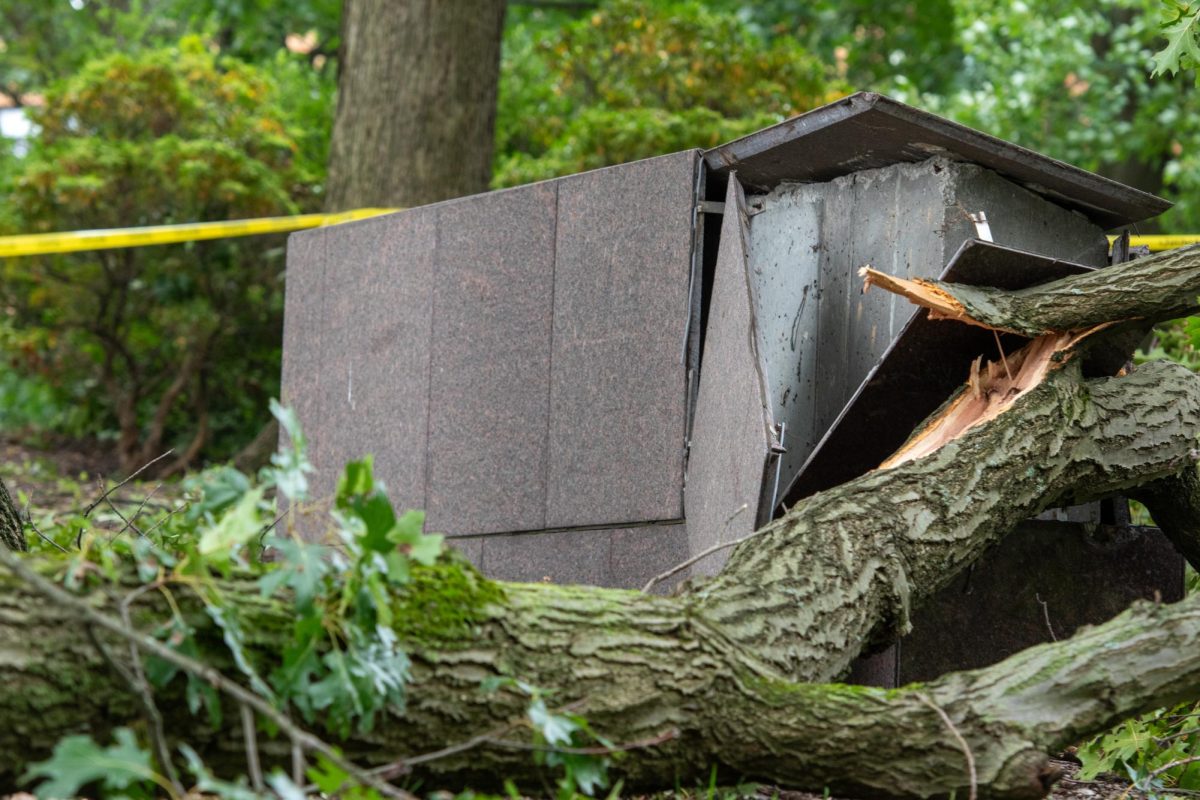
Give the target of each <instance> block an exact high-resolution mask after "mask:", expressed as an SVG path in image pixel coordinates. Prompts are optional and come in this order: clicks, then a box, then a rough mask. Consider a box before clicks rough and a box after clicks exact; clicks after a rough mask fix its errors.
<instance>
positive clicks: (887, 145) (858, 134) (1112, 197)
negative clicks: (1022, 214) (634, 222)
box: [705, 92, 1171, 228]
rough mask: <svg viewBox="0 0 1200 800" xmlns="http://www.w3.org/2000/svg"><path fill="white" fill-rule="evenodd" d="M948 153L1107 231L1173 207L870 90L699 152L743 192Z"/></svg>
mask: <svg viewBox="0 0 1200 800" xmlns="http://www.w3.org/2000/svg"><path fill="white" fill-rule="evenodd" d="M935 155H946V156H948V157H951V158H954V159H956V160H961V161H970V162H972V163H975V164H979V165H981V166H984V167H987V168H989V169H992V170H995V171H996V172H998V173H1000V174H1001V175H1003V176H1005V177H1007V178H1009V179H1010V180H1012V181H1015V182H1016V183H1018V184H1020V185H1021V186H1023V187H1025V188H1026V189H1028V190H1029V191H1031V192H1034V193H1036V194H1039V195H1042V196H1043V197H1046V198H1049V199H1050V200H1052V201H1053V202H1055V203H1057V204H1059V205H1061V206H1064V207H1066V208H1071V209H1075V210H1078V211H1080V212H1082V213H1083V214H1085V215H1086V216H1087V217H1089V218H1090V219H1092V220H1093V221H1094V222H1096V224H1098V225H1101V226H1102V227H1105V228H1115V227H1118V226H1120V225H1128V224H1130V223H1133V222H1139V221H1141V220H1144V219H1148V218H1149V217H1153V216H1155V215H1157V214H1161V213H1162V212H1163V211H1166V210H1167V209H1168V208H1170V207H1171V204H1170V203H1169V202H1168V201H1166V200H1163V199H1162V198H1161V197H1156V196H1154V195H1152V194H1147V193H1146V192H1142V191H1138V190H1137V189H1134V188H1132V187H1129V186H1125V185H1124V184H1121V183H1118V182H1116V181H1113V180H1109V179H1108V178H1104V177H1101V176H1099V175H1096V174H1094V173H1091V172H1088V171H1087V170H1082V169H1079V168H1078V167H1073V166H1071V165H1069V164H1065V163H1063V162H1061V161H1057V160H1055V159H1052V158H1049V157H1047V156H1044V155H1041V154H1039V153H1035V152H1033V151H1032V150H1027V149H1025V148H1024V147H1020V146H1018V145H1015V144H1012V143H1010V142H1005V141H1003V140H1002V139H997V138H996V137H994V136H989V135H987V134H985V133H981V132H979V131H976V130H974V129H972V128H968V127H966V126H965V125H959V124H958V123H955V122H951V121H950V120H947V119H943V118H942V117H939V116H936V115H934V114H930V113H928V112H925V111H921V110H919V109H916V108H912V107H911V106H907V105H905V104H903V103H899V102H897V101H895V100H892V99H891V98H889V97H885V96H883V95H880V94H875V93H873V92H860V93H858V94H853V95H850V96H849V97H845V98H842V99H841V100H838V101H837V102H835V103H831V104H829V105H827V106H823V107H821V108H818V109H815V110H813V111H809V112H808V113H807V114H801V115H800V116H798V117H794V118H792V119H789V120H787V121H785V122H781V123H779V124H778V125H774V126H772V127H770V128H765V129H763V130H761V131H757V132H756V133H752V134H750V135H748V136H744V137H742V138H741V139H737V140H735V141H732V142H729V143H728V144H723V145H721V146H719V147H716V148H713V149H712V150H709V151H708V152H707V153H706V154H705V159H706V161H707V163H708V165H709V166H710V167H711V168H712V169H713V170H715V171H717V172H718V173H727V172H728V171H730V170H736V171H737V173H738V177H739V179H740V180H741V181H742V183H743V185H745V186H746V187H747V188H748V189H749V188H754V189H763V190H766V189H771V188H773V187H774V186H776V185H778V184H779V183H781V182H783V181H801V182H817V181H828V180H832V179H834V178H837V177H840V176H842V175H848V174H850V173H852V172H858V171H860V170H864V169H873V168H876V167H884V166H887V165H889V164H895V163H898V162H906V161H924V160H925V159H927V158H930V157H931V156H935Z"/></svg>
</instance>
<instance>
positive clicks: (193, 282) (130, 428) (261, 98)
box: [0, 37, 328, 469]
mask: <svg viewBox="0 0 1200 800" xmlns="http://www.w3.org/2000/svg"><path fill="white" fill-rule="evenodd" d="M276 72H277V73H279V74H281V75H283V76H285V77H290V78H292V79H296V80H299V81H303V80H304V76H303V75H302V74H300V73H298V72H297V71H295V70H292V71H290V72H289V71H288V70H287V69H277V70H276ZM315 85H316V84H312V86H315ZM288 91H290V93H291V94H290V95H286V94H284V93H283V92H281V89H280V87H279V85H278V84H277V82H276V81H275V80H273V79H272V78H271V77H270V76H268V75H267V74H266V73H265V72H263V71H262V70H260V69H259V68H257V67H252V66H250V65H247V64H244V63H241V62H238V61H236V60H232V59H225V58H220V57H218V56H217V55H216V54H214V53H213V52H211V51H210V50H209V49H207V48H206V47H205V46H204V44H203V43H202V42H201V40H200V39H198V38H195V37H188V38H185V39H183V40H182V41H181V42H180V43H179V44H178V46H175V47H169V48H162V49H156V50H150V51H147V52H144V53H141V54H135V55H128V54H116V55H111V56H108V57H105V58H102V59H99V60H94V61H91V62H89V63H88V64H86V65H85V66H84V68H83V69H82V70H81V71H80V72H79V73H78V74H76V75H75V76H73V77H71V78H69V79H67V80H65V81H63V82H60V83H58V84H56V85H54V86H52V87H51V88H50V89H49V90H48V91H47V92H46V102H45V106H44V107H42V108H40V109H36V110H34V111H33V112H32V114H31V116H32V119H33V122H34V124H35V125H36V129H37V133H36V136H35V138H34V140H33V141H32V142H31V147H30V152H29V155H28V156H26V157H25V158H24V159H22V160H21V162H20V163H19V164H18V166H17V169H16V171H15V174H14V175H13V177H12V194H11V197H12V200H11V203H12V213H13V214H14V215H15V216H16V218H17V220H16V224H17V225H19V228H18V229H19V230H22V231H23V232H42V231H55V230H78V229H88V228H114V227H125V226H134V225H137V226H140V225H159V224H170V223H177V222H191V221H198V220H224V219H239V218H246V217H259V216H272V215H282V214H293V213H296V212H297V211H301V210H304V209H305V208H307V207H312V206H315V205H316V204H317V196H316V189H317V187H318V186H319V183H318V181H319V179H320V176H321V171H322V169H323V164H322V163H321V162H320V161H318V159H321V160H323V155H324V154H323V145H320V144H317V143H319V142H322V141H324V139H325V131H327V127H328V126H327V123H326V129H325V131H322V130H321V127H320V125H312V126H310V127H309V128H307V129H304V130H301V129H300V127H299V126H297V125H296V123H295V121H294V119H293V118H292V116H291V115H289V113H288V112H287V110H286V109H285V108H284V107H283V105H282V103H281V100H280V98H281V96H284V97H290V98H291V99H292V101H293V103H292V105H293V106H294V105H298V104H299V103H300V102H301V101H302V100H303V99H304V98H305V97H306V96H311V95H312V93H313V92H314V91H316V90H315V89H314V88H312V87H311V86H310V87H306V86H304V85H300V86H299V87H297V86H294V85H293V86H290V87H288ZM312 105H313V104H312V103H311V102H310V105H309V107H310V113H311V107H312ZM318 105H319V104H318ZM320 107H326V106H320ZM282 245H283V242H282V241H281V239H280V238H279V237H253V238H244V239H226V240H217V241H210V242H192V243H187V244H180V245H169V246H161V247H148V248H136V249H132V248H127V249H118V250H104V251H94V252H86V253H79V254H70V255H58V256H48V257H40V258H16V259H9V260H7V261H6V262H4V263H3V267H2V268H3V275H2V277H3V283H2V285H0V301H2V306H3V308H4V311H5V313H6V315H7V317H8V325H9V327H10V329H11V330H13V331H16V335H15V336H12V337H10V341H9V342H8V343H7V344H8V345H9V346H8V347H6V348H5V350H6V352H8V354H9V356H10V360H13V361H14V363H13V366H14V367H16V368H18V369H22V370H23V371H24V372H25V374H35V375H37V376H39V377H40V378H42V379H43V381H45V382H48V383H49V384H51V385H53V386H55V387H57V390H58V391H59V392H60V393H61V394H62V395H63V396H66V397H68V398H70V400H71V401H72V402H75V403H79V404H80V405H82V407H83V408H84V409H85V411H86V415H87V417H88V419H89V421H90V423H89V424H90V427H91V428H92V429H100V428H107V429H110V430H111V429H115V431H116V434H117V438H118V443H119V448H118V449H119V455H120V458H121V462H122V464H123V466H124V467H125V468H126V469H131V468H133V467H136V466H139V465H140V464H142V463H145V462H146V461H149V460H150V459H151V458H153V457H154V456H157V455H159V453H160V452H161V451H162V450H163V449H165V448H166V447H167V446H169V445H176V446H178V447H179V452H180V455H181V459H180V460H181V461H188V460H191V459H192V458H194V457H195V456H196V455H197V454H198V453H199V452H201V450H202V448H204V447H205V446H207V445H210V444H212V445H215V451H211V452H216V453H218V454H220V453H221V452H222V451H225V452H227V451H228V450H229V449H231V448H232V447H235V446H236V444H237V443H238V442H239V441H241V440H242V439H244V438H245V437H246V436H247V434H248V433H252V432H253V431H252V429H253V427H254V426H255V425H256V424H258V423H259V422H261V421H262V420H261V418H262V416H263V415H264V409H265V408H266V406H267V401H268V399H269V398H270V397H272V396H274V395H276V394H277V393H278V380H279V350H280V339H281V337H280V329H281V321H282V307H283V305H282V298H283V282H282V269H283V263H282V254H283V247H282ZM14 352H20V353H21V358H20V359H19V360H18V359H14V358H13V357H12V356H13V353H14Z"/></svg>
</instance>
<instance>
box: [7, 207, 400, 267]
mask: <svg viewBox="0 0 1200 800" xmlns="http://www.w3.org/2000/svg"><path fill="white" fill-rule="evenodd" d="M398 210H399V209H395V208H357V209H354V210H353V211H343V212H341V213H337V214H297V215H296V216H293V217H261V218H259V219H236V220H228V221H226V222H186V223H183V224H181V225H150V226H147V227H144V228H109V229H107V230H96V231H69V232H64V233H31V234H24V235H20V236H0V258H11V257H13V256H34V255H45V254H48V253H77V252H79V251H81V250H113V249H116V248H119V247H147V246H149V245H155V244H177V243H179V242H194V241H200V240H202V239H225V238H229V237H233V236H258V235H261V234H264V233H287V232H288V231H299V230H304V229H305V228H317V227H320V226H322V225H336V224H338V223H339V222H350V221H351V220H356V219H366V218H367V217H376V216H379V215H380V214H390V213H392V212H393V211H398Z"/></svg>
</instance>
